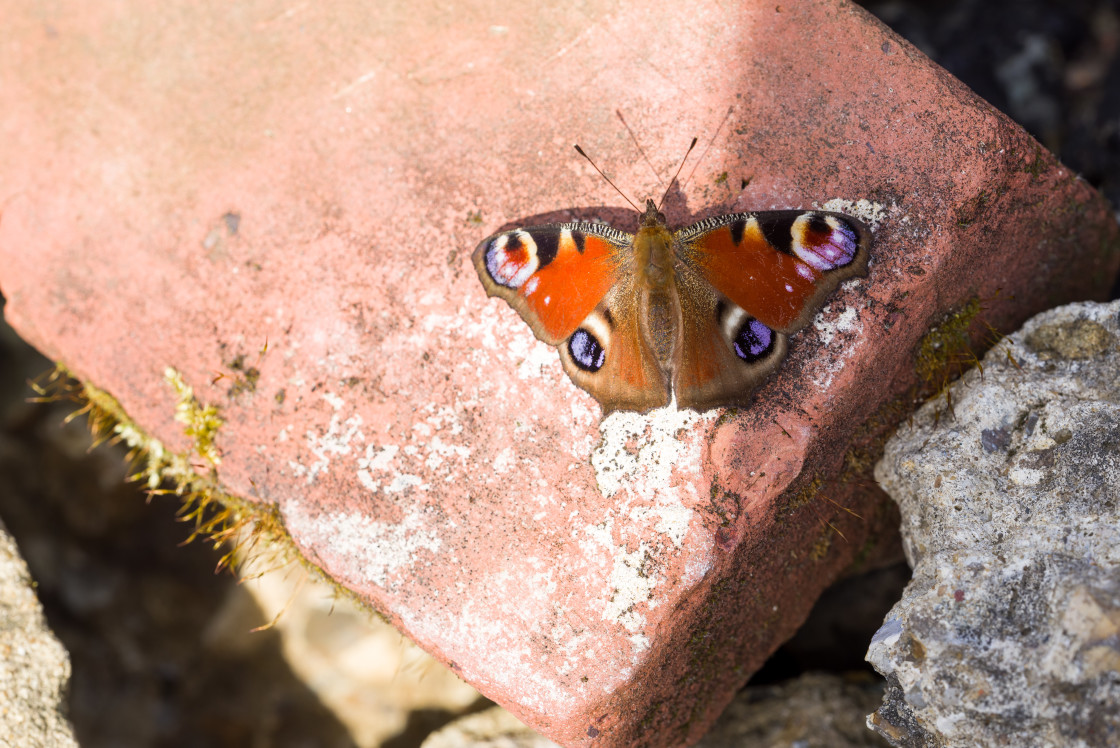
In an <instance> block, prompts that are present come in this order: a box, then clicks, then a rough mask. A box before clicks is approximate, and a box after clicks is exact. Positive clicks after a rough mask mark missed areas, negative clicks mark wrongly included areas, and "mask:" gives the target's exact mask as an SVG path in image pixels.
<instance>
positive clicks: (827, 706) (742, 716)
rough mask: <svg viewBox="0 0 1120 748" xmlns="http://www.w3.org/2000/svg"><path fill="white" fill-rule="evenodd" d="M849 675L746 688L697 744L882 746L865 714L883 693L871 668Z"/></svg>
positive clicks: (729, 747)
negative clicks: (848, 676) (867, 724)
mask: <svg viewBox="0 0 1120 748" xmlns="http://www.w3.org/2000/svg"><path fill="white" fill-rule="evenodd" d="M860 675H861V676H862V677H858V676H857V677H853V678H844V677H841V676H838V675H831V674H827V673H806V674H805V675H802V676H800V677H798V678H794V679H793V680H790V681H787V682H785V683H780V684H777V685H773V686H749V687H747V688H744V689H743V690H742V691H740V692H739V693H738V694H737V695H736V696H735V699H734V701H732V702H731V704H730V705H729V706H728V707H727V709H726V710H725V711H724V712H723V714H722V715H720V718H719V719H718V720H717V721H716V723H715V724H714V725H713V726H712V729H711V731H710V732H708V734H707V735H705V736H704V737H703V738H701V740H700V742H699V743H697V744H696V746H695V748H746V747H747V746H790V748H877V747H879V746H883V745H885V743H884V741H883V739H882V738H880V737H879V736H878V735H876V734H875V733H873V732H871V731H869V730H868V729H867V727H866V726H865V724H864V715H865V714H867V710H868V709H873V708H874V707H875V705H876V704H878V702H879V700H880V699H881V698H882V694H883V686H882V683H880V682H879V681H877V680H874V679H873V677H872V676H871V674H870V673H865V674H860Z"/></svg>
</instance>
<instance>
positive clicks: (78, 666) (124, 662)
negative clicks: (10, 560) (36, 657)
mask: <svg viewBox="0 0 1120 748" xmlns="http://www.w3.org/2000/svg"><path fill="white" fill-rule="evenodd" d="M2 310H3V305H2V303H0V312H2ZM50 368H51V363H50V362H49V361H47V360H46V359H45V358H43V357H42V356H40V355H39V354H38V353H36V352H35V351H34V350H33V349H32V348H31V347H30V346H28V345H27V344H26V343H24V342H23V341H22V340H20V339H19V338H18V337H17V336H16V335H15V333H14V332H13V331H12V330H11V328H10V327H8V326H7V324H5V323H3V321H2V320H0V518H2V519H3V522H4V524H5V525H7V528H8V531H9V532H10V533H11V534H12V536H13V537H14V538H15V540H16V543H17V544H18V546H19V549H20V552H21V554H22V555H23V557H24V558H25V560H26V561H27V565H28V567H29V568H30V571H31V574H32V577H33V578H34V580H35V582H36V584H37V590H36V591H37V593H38V596H39V599H40V601H41V602H42V604H43V607H44V609H45V612H46V617H47V620H48V623H49V625H50V627H51V629H52V630H53V631H54V633H55V635H56V636H57V637H58V638H59V639H60V640H61V642H62V644H63V645H64V646H65V647H66V649H67V650H68V651H69V653H70V659H71V663H72V667H73V675H72V678H71V682H70V694H69V716H70V719H71V721H72V723H73V725H74V732H75V735H76V737H77V739H78V741H79V743H80V744H81V745H82V748H100V747H102V746H103V747H105V748H109V747H110V746H112V747H113V748H129V747H131V746H168V748H170V747H171V746H175V747H176V748H180V747H188V748H193V747H195V746H197V747H198V748H244V747H245V746H278V747H284V746H291V747H292V748H295V747H296V746H301V747H302V746H323V747H326V748H350V747H351V746H353V741H352V740H351V738H350V736H349V734H348V732H347V731H346V729H345V728H344V727H343V726H342V725H341V724H340V723H339V722H338V720H337V719H336V718H335V716H334V715H333V714H332V713H331V712H330V711H328V710H327V709H326V708H325V707H323V706H322V704H321V703H320V702H319V701H318V699H317V698H316V696H315V694H314V693H312V692H311V691H309V690H308V689H307V687H306V686H305V685H304V684H303V683H302V682H301V681H300V680H298V679H297V678H296V677H295V676H294V675H293V673H292V672H291V670H290V669H289V667H288V665H287V663H286V662H285V661H284V658H283V657H282V655H281V652H280V648H279V638H278V636H277V634H275V633H274V632H271V631H264V632H261V633H250V631H249V630H250V629H251V628H252V627H254V626H258V625H261V624H264V623H266V621H265V619H264V617H263V615H262V614H261V613H260V611H259V609H258V608H257V607H256V603H255V601H253V600H252V598H251V596H250V595H249V593H248V592H247V591H246V590H244V589H243V588H241V587H239V586H238V585H237V583H236V580H235V579H234V577H233V575H232V574H230V573H228V572H224V571H223V572H219V573H215V566H216V565H217V563H218V559H219V555H220V554H219V552H218V551H215V550H214V549H213V548H212V547H210V546H209V545H207V544H206V543H204V542H201V541H195V542H192V543H189V544H187V545H183V541H184V540H185V539H186V538H187V537H188V535H189V532H190V527H189V526H188V525H185V524H183V523H182V522H179V521H177V520H176V517H175V513H176V510H177V509H178V506H179V503H178V500H177V499H176V498H174V497H171V496H158V497H155V498H153V499H152V500H151V501H150V502H149V501H148V497H147V496H146V495H145V494H144V493H143V492H142V491H140V490H138V488H137V487H136V486H135V485H133V484H127V483H125V480H124V479H125V477H126V474H127V466H126V464H125V461H124V458H125V454H124V451H123V450H122V449H121V448H120V447H113V446H101V447H98V448H97V449H94V450H92V451H91V450H90V436H89V430H88V428H87V426H86V422H85V419H84V418H76V419H74V420H73V421H71V422H70V423H69V424H65V425H64V423H63V422H64V420H65V419H66V417H67V416H68V415H69V414H70V413H72V412H73V411H74V410H75V408H76V406H75V405H74V404H73V403H66V402H59V403H51V404H46V405H42V404H35V403H29V402H28V397H30V396H31V395H32V394H33V393H32V391H31V389H30V388H29V387H28V385H27V380H28V379H31V378H35V377H37V376H39V375H41V374H43V373H44V372H46V371H48V370H49V369H50ZM231 612H237V615H236V616H234V620H232V621H231V620H230V614H231Z"/></svg>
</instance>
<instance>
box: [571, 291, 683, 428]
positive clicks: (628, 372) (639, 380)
mask: <svg viewBox="0 0 1120 748" xmlns="http://www.w3.org/2000/svg"><path fill="white" fill-rule="evenodd" d="M633 286H634V278H633V277H632V276H631V277H623V278H621V279H620V280H619V282H618V283H617V284H616V285H615V286H614V288H612V289H611V291H610V293H609V294H608V295H607V298H606V299H604V301H603V303H602V304H600V305H599V307H597V308H596V309H595V310H594V311H593V312H592V313H591V314H590V315H588V317H587V318H586V319H585V320H584V321H583V323H581V324H580V326H579V327H578V328H577V329H576V331H575V332H574V333H572V336H571V337H570V338H568V340H566V341H565V342H564V344H563V345H561V346H560V362H561V363H562V364H563V365H564V370H565V371H566V372H568V376H570V377H571V378H572V381H573V382H575V383H576V384H577V385H578V386H579V387H581V388H583V389H584V390H586V391H587V392H589V393H590V394H591V396H592V397H594V398H595V399H596V400H598V401H599V404H600V405H602V407H603V413H604V415H605V414H607V413H610V412H611V411H613V410H640V411H646V410H649V409H650V408H659V407H661V406H663V405H668V404H669V382H668V380H667V379H666V376H665V373H664V372H662V370H661V368H660V367H659V366H658V364H657V358H656V356H655V355H654V352H653V351H652V350H650V347H649V345H648V344H647V342H646V340H645V338H644V336H643V335H642V331H641V322H640V319H641V318H640V316H639V315H640V314H641V312H642V309H641V305H640V303H639V300H640V298H641V297H640V295H639V294H638V293H637V292H636V289H635V288H634V287H633Z"/></svg>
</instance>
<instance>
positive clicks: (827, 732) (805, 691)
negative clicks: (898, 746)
mask: <svg viewBox="0 0 1120 748" xmlns="http://www.w3.org/2000/svg"><path fill="white" fill-rule="evenodd" d="M882 695H883V686H882V683H881V682H879V681H875V680H873V679H872V678H871V677H870V676H868V675H867V674H860V675H856V676H854V677H853V678H850V679H846V678H844V677H840V676H836V675H828V674H824V673H807V674H805V675H802V676H801V677H799V678H795V679H793V680H790V681H787V682H785V683H781V684H777V685H772V686H750V687H747V688H745V689H743V690H742V691H740V692H739V693H738V694H736V696H735V698H734V699H733V700H732V702H731V703H730V704H729V705H728V707H727V709H725V710H724V712H723V714H721V715H720V717H719V719H717V720H716V721H715V724H713V725H712V729H711V730H710V731H709V732H708V734H707V735H705V736H704V737H703V738H701V739H700V742H698V743H696V748H743V747H744V746H796V748H877V747H879V746H885V745H886V742H885V741H884V740H883V738H881V737H879V736H878V735H876V734H875V733H874V732H872V731H871V730H868V729H867V725H866V724H865V715H866V714H867V711H868V710H869V709H874V708H875V707H876V706H877V705H878V704H879V701H880V700H881V699H882ZM553 746H556V743H553V742H552V741H550V740H548V739H546V738H543V737H541V736H540V735H538V734H537V733H535V732H534V731H533V730H531V729H529V728H528V727H526V726H525V725H524V724H522V723H521V722H518V721H517V720H516V719H515V718H514V717H513V716H512V715H511V714H510V713H509V712H507V711H506V710H504V709H501V708H499V707H496V708H494V709H488V710H486V711H484V712H480V713H478V714H472V715H470V716H468V717H462V718H460V719H457V720H455V721H454V722H452V723H451V724H449V725H448V726H447V727H445V728H443V729H442V730H440V731H439V732H437V733H434V734H433V735H432V736H431V737H429V738H428V739H427V740H425V741H424V743H423V745H422V746H421V748H553Z"/></svg>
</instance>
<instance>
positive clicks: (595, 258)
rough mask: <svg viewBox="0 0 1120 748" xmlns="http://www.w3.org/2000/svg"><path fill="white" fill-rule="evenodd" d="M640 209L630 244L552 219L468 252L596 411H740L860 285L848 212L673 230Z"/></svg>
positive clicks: (862, 268) (782, 213) (856, 229)
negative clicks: (837, 296) (854, 283)
mask: <svg viewBox="0 0 1120 748" xmlns="http://www.w3.org/2000/svg"><path fill="white" fill-rule="evenodd" d="M695 143H696V141H695V139H694V140H693V146H694V145H695ZM576 150H577V151H579V152H580V154H581V155H583V156H585V157H586V154H584V153H583V151H582V149H580V148H579V146H576ZM689 150H690V151H691V150H692V148H691V147H690V148H689ZM686 157H687V155H686ZM588 160H589V161H590V159H588ZM592 165H593V166H594V162H592ZM682 165H683V162H682ZM595 168H596V169H598V167H595ZM600 173H602V172H601V171H600ZM678 173H679V170H678ZM604 178H605V175H604ZM607 181H608V182H609V181H610V180H609V179H608V180H607ZM611 184H612V186H613V182H612V183H611ZM616 189H617V188H616ZM620 194H621V191H620ZM623 197H625V195H623ZM631 204H632V203H631ZM635 209H637V207H636V206H635ZM639 213H640V214H641V221H640V224H639V227H638V233H637V234H628V233H625V232H623V231H619V230H617V229H613V228H611V227H610V226H607V225H605V224H599V223H583V222H576V223H553V224H547V225H543V226H531V227H528V228H518V229H514V230H512V231H504V232H500V233H497V234H494V235H492V236H490V237H488V238H486V239H485V240H483V242H482V243H481V244H479V245H478V248H477V249H475V251H474V254H473V260H474V265H475V269H476V270H477V271H478V277H479V278H480V279H481V281H482V285H483V286H484V287H485V288H486V293H487V295H489V296H500V297H501V298H503V299H505V300H506V302H508V303H509V305H510V306H512V307H513V308H514V309H516V310H517V312H518V313H519V314H520V315H521V317H522V319H524V320H525V321H526V322H527V323H528V324H529V327H530V328H532V330H533V333H534V334H535V335H536V336H537V337H538V338H539V339H540V340H543V341H544V342H546V343H548V344H549V345H553V346H556V347H557V348H559V350H560V362H561V363H562V364H563V366H564V370H565V371H566V372H567V373H568V376H569V377H571V379H572V381H573V382H575V384H576V385H577V386H579V387H581V388H582V389H584V390H586V391H587V392H589V393H590V394H591V396H592V397H594V398H595V399H596V400H598V401H599V404H600V405H601V406H602V408H603V412H604V414H606V413H609V412H611V411H613V410H637V411H647V410H650V409H652V408H657V407H661V406H664V405H668V404H669V402H670V401H671V400H672V399H673V398H675V400H676V404H677V405H678V407H684V408H693V409H696V410H704V409H708V408H714V407H717V406H721V405H745V404H747V402H748V400H749V398H750V394H751V391H752V390H753V389H754V388H755V387H757V386H758V385H759V384H761V383H762V381H763V380H765V379H766V377H767V376H769V374H770V373H771V372H773V371H774V370H775V369H776V368H777V367H778V364H780V363H781V361H782V359H783V358H784V357H785V355H786V349H787V346H788V342H787V338H788V336H789V335H791V334H793V333H794V332H797V331H798V330H800V329H801V328H803V327H805V326H806V325H808V324H809V322H810V321H811V320H812V319H813V317H814V315H815V314H816V313H817V311H818V309H820V307H821V305H822V304H823V303H824V300H825V298H826V297H827V296H828V295H829V294H830V293H832V292H833V291H834V290H835V289H836V287H837V286H838V285H839V284H840V283H841V282H842V281H844V280H847V279H848V278H852V277H853V276H866V275H867V262H868V248H869V246H870V243H871V234H870V232H869V231H868V229H867V227H866V226H864V225H863V224H862V223H861V222H859V221H857V220H856V219H854V218H852V217H851V216H847V215H844V214H843V213H831V212H824V211H815V210H813V211H805V210H775V211H762V212H757V213H731V214H729V215H723V216H717V217H713V218H706V219H704V220H701V221H698V222H696V223H693V224H692V225H690V226H686V227H684V228H682V229H680V230H677V231H670V229H669V227H668V225H667V224H666V221H665V216H664V215H663V214H662V213H661V211H660V209H659V206H657V205H655V204H654V202H653V201H652V200H647V201H646V208H645V211H644V212H643V211H639Z"/></svg>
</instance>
